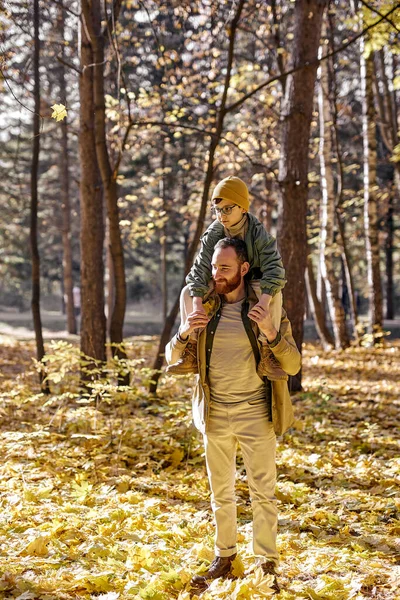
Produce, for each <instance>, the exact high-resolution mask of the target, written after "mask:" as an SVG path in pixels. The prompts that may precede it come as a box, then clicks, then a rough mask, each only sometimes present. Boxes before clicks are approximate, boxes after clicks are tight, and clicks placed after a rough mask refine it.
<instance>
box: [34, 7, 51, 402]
mask: <svg viewBox="0 0 400 600" xmlns="http://www.w3.org/2000/svg"><path fill="white" fill-rule="evenodd" d="M33 27H34V50H33V78H34V84H33V96H34V113H33V141H32V164H31V215H30V217H31V219H30V247H31V255H32V300H31V307H32V318H33V326H34V329H35V338H36V359H37V360H38V361H39V362H40V361H41V360H42V358H43V357H44V354H45V351H44V342H43V333H42V319H41V314H40V256H39V247H38V170H39V153H40V79H39V62H40V38H39V27H40V22H39V0H34V2H33ZM44 378H45V372H44V370H42V371H40V372H39V381H40V383H41V385H42V389H43V391H45V392H49V388H48V384H44V383H43V382H44Z"/></svg>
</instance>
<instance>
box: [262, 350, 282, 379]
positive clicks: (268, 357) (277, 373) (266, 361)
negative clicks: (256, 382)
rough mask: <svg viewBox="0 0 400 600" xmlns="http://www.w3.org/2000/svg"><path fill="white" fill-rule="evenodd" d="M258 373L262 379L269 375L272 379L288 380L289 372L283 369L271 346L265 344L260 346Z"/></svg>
mask: <svg viewBox="0 0 400 600" xmlns="http://www.w3.org/2000/svg"><path fill="white" fill-rule="evenodd" d="M257 374H258V376H259V377H261V379H262V378H263V377H268V379H269V380H270V381H287V380H288V376H287V373H285V371H284V370H283V369H282V367H281V366H280V364H279V362H278V361H277V359H276V358H275V356H274V353H273V352H272V350H271V348H269V347H268V346H266V345H265V344H262V345H261V348H260V362H259V363H258V366H257Z"/></svg>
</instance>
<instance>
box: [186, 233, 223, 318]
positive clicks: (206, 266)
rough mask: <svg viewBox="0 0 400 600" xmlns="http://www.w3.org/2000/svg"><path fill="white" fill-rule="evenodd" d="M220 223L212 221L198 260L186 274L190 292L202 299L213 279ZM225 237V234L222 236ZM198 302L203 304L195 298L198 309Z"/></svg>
mask: <svg viewBox="0 0 400 600" xmlns="http://www.w3.org/2000/svg"><path fill="white" fill-rule="evenodd" d="M218 225H219V223H216V222H215V223H212V224H211V225H210V227H209V228H208V229H207V231H206V232H205V233H204V235H203V236H202V237H201V238H200V239H201V245H200V250H199V253H198V255H197V256H196V260H195V261H194V263H193V266H192V268H191V269H190V271H189V273H188V275H187V276H186V283H187V285H188V287H189V293H190V295H191V296H193V297H195V298H196V297H198V298H200V299H202V298H204V296H205V295H206V293H207V292H208V291H209V288H208V284H209V282H210V279H211V275H212V273H211V259H212V255H213V252H214V246H215V244H216V243H217V242H218V240H219V239H221V236H220V235H219V231H218V229H221V230H222V232H223V228H222V227H221V226H220V227H219V228H218ZM222 237H223V236H222ZM196 304H198V305H199V306H200V305H201V301H199V300H197V301H196V300H194V305H193V307H194V308H195V309H196Z"/></svg>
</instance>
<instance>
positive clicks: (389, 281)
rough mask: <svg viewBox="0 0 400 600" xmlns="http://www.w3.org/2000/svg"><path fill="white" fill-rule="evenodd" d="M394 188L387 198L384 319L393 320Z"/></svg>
mask: <svg viewBox="0 0 400 600" xmlns="http://www.w3.org/2000/svg"><path fill="white" fill-rule="evenodd" d="M394 193H395V190H394V186H393V189H392V192H391V194H390V196H389V204H388V210H387V214H386V242H385V254H386V318H387V319H390V320H392V319H394V318H395V314H394V286H393V250H394V248H393V239H394V223H393V215H394V197H393V196H394Z"/></svg>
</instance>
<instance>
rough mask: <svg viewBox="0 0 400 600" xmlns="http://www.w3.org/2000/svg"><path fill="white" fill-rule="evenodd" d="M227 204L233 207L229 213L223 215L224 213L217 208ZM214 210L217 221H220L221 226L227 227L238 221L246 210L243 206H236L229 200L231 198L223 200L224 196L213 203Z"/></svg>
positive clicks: (224, 206)
mask: <svg viewBox="0 0 400 600" xmlns="http://www.w3.org/2000/svg"><path fill="white" fill-rule="evenodd" d="M228 206H229V207H231V206H232V207H233V208H232V211H231V213H230V214H229V215H225V214H224V213H222V212H221V210H219V209H221V208H226V207H228ZM214 210H215V212H216V215H217V219H218V221H219V222H220V223H222V224H223V226H224V227H227V228H228V229H229V227H233V226H234V225H236V224H237V223H239V221H240V219H241V218H242V217H243V214H244V213H245V212H246V211H245V210H244V208H242V207H241V206H238V205H237V204H235V203H234V202H231V200H225V198H223V199H222V200H220V201H219V202H215V203H214Z"/></svg>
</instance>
